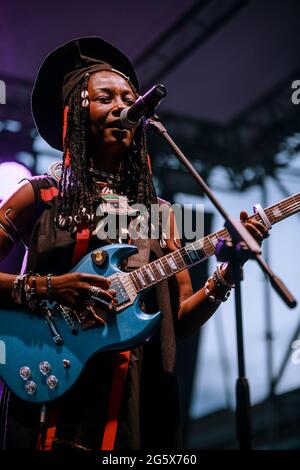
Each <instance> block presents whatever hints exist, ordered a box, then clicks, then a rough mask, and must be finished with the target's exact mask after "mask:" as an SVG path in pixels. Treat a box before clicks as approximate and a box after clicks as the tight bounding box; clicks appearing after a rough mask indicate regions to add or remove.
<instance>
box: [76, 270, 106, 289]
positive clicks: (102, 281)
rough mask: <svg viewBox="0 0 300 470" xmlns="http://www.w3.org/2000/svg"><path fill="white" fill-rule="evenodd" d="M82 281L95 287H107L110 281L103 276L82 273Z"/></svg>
mask: <svg viewBox="0 0 300 470" xmlns="http://www.w3.org/2000/svg"><path fill="white" fill-rule="evenodd" d="M83 276H84V280H85V281H87V282H89V283H90V284H92V285H95V286H97V287H98V286H101V287H109V286H110V284H111V280H110V279H109V278H107V277H104V276H98V275H97V274H87V273H83Z"/></svg>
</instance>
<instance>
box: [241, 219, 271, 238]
mask: <svg viewBox="0 0 300 470" xmlns="http://www.w3.org/2000/svg"><path fill="white" fill-rule="evenodd" d="M248 218H249V215H248V214H247V212H246V211H241V213H240V219H241V222H243V224H244V226H245V227H246V229H247V230H248V231H249V232H250V233H251V235H252V236H253V238H255V240H256V241H257V243H259V245H261V244H262V241H263V240H264V239H265V238H268V236H269V231H268V229H267V228H266V226H265V225H263V224H262V223H260V222H256V221H255V220H253V219H252V220H251V219H249V220H247V219H248Z"/></svg>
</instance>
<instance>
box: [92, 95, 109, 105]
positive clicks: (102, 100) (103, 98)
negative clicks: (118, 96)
mask: <svg viewBox="0 0 300 470" xmlns="http://www.w3.org/2000/svg"><path fill="white" fill-rule="evenodd" d="M95 101H100V103H110V102H111V98H110V97H109V96H97V98H95Z"/></svg>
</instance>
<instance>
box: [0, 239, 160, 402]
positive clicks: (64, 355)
mask: <svg viewBox="0 0 300 470" xmlns="http://www.w3.org/2000/svg"><path fill="white" fill-rule="evenodd" d="M100 251H101V252H102V254H103V252H104V254H105V261H104V262H103V263H102V264H100V265H99V264H97V263H96V262H95V261H94V256H92V253H89V254H87V255H86V256H85V257H84V258H83V259H82V260H81V261H80V262H79V263H78V264H77V265H76V266H75V268H73V269H72V271H71V272H82V273H91V274H98V275H101V276H105V277H112V279H113V278H114V276H116V275H117V277H119V279H121V280H122V277H123V276H126V273H123V272H122V271H120V269H119V266H120V264H121V261H122V259H124V258H125V257H127V256H130V255H131V254H134V253H136V251H137V248H136V247H135V246H131V245H109V246H107V247H102V248H101V250H100ZM96 252H97V250H96ZM94 253H95V252H94ZM124 279H125V278H124ZM112 287H113V288H115V286H113V285H112ZM123 287H124V286H122V287H121V290H122V288H123ZM119 294H120V295H121V294H122V292H121V291H120V293H117V298H118V295H119ZM139 297H140V294H138V293H136V295H135V298H134V299H133V300H132V299H131V302H130V305H128V306H127V307H124V308H121V309H120V310H119V311H117V312H116V313H109V314H107V320H106V323H105V324H103V326H102V325H100V326H99V325H97V326H95V327H91V328H88V329H86V330H82V329H81V328H80V326H78V330H77V334H73V333H72V331H71V329H70V327H69V326H68V324H67V322H66V320H65V319H64V318H63V317H62V316H60V315H56V316H55V317H53V319H52V320H53V323H54V325H55V328H56V330H57V331H58V332H59V335H60V337H61V338H62V342H61V343H60V344H56V343H55V341H54V338H53V334H51V331H50V329H49V325H48V324H47V322H46V320H45V319H44V318H43V317H40V316H39V315H38V314H33V313H31V312H28V311H20V310H8V311H4V310H0V351H1V354H0V376H1V377H2V378H3V380H4V382H5V383H6V384H7V385H8V387H9V388H10V389H11V390H12V391H13V392H14V393H15V394H16V395H17V396H19V397H20V398H23V399H25V400H28V401H30V402H32V403H44V402H48V401H51V400H54V399H57V398H58V397H60V396H61V395H62V394H63V393H65V392H66V391H67V390H68V389H69V388H70V387H71V386H72V385H73V384H74V382H75V381H76V380H77V378H78V377H79V375H80V373H81V372H82V370H83V368H84V366H85V364H86V362H87V361H88V360H89V358H90V357H91V356H93V355H94V354H95V353H97V352H100V351H108V350H127V349H131V348H133V347H135V346H136V345H138V344H141V343H142V342H144V341H145V340H147V339H149V338H150V337H151V335H152V334H153V333H154V332H155V330H156V328H157V327H158V325H159V323H160V318H161V314H160V312H157V313H155V314H152V315H148V314H146V313H144V312H143V311H142V310H141V308H140V304H139ZM120 300H121V302H122V299H120ZM127 303H128V298H127ZM123 304H125V305H126V301H125V302H124V299H123ZM43 361H47V363H49V364H50V366H51V369H50V370H49V371H48V372H47V373H45V374H43V373H42V372H41V371H40V369H39V365H40V363H42V362H43ZM24 366H25V367H28V368H29V369H30V373H29V375H30V376H29V377H28V378H27V379H25V380H24V379H23V378H22V377H21V376H20V369H21V368H22V367H24ZM53 376H54V377H55V378H56V381H57V383H56V385H55V386H54V387H53V388H51V386H49V384H48V383H47V381H48V382H49V380H50V382H51V381H52V385H53V380H54V382H55V379H53V378H52V377H53ZM30 381H31V382H33V383H34V384H35V386H36V389H35V391H34V393H32V394H30V393H28V392H27V391H26V389H25V385H26V384H27V385H28V384H29V382H30ZM50 385H51V384H50Z"/></svg>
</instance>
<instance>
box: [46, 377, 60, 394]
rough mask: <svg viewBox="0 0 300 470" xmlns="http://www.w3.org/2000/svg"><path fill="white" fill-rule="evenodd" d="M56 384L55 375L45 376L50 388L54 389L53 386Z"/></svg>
mask: <svg viewBox="0 0 300 470" xmlns="http://www.w3.org/2000/svg"><path fill="white" fill-rule="evenodd" d="M57 384H58V378H57V377H55V375H49V377H48V378H47V385H48V387H49V388H50V389H51V390H54V389H55V387H57Z"/></svg>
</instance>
